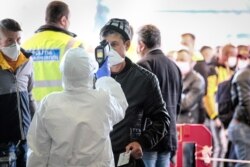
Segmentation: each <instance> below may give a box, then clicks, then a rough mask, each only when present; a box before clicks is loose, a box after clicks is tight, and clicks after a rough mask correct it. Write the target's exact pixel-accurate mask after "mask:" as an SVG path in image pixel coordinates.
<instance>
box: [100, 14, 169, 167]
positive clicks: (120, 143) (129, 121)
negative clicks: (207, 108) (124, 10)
mask: <svg viewBox="0 0 250 167" xmlns="http://www.w3.org/2000/svg"><path fill="white" fill-rule="evenodd" d="M100 35H101V37H102V39H105V40H107V41H108V42H109V43H110V45H111V47H112V48H113V49H114V50H115V52H114V51H113V50H111V53H110V55H109V56H110V57H109V60H110V64H111V76H112V77H113V78H114V79H115V80H116V81H117V82H119V83H120V84H121V87H122V89H123V91H124V94H125V96H126V99H127V101H128V109H127V110H126V114H125V118H124V119H123V120H122V121H121V122H119V123H117V124H116V125H115V126H114V127H113V128H114V129H113V131H112V132H111V134H110V137H111V143H112V148H113V153H114V158H115V165H116V166H118V164H119V160H118V159H120V158H119V156H120V155H124V154H123V153H124V152H127V153H128V155H129V154H130V160H128V161H127V162H126V163H125V164H124V167H127V166H129V167H130V166H134V167H143V166H144V164H143V161H142V159H141V158H142V155H143V152H142V149H150V148H152V147H154V146H155V145H156V144H157V143H158V142H159V141H160V140H161V139H162V138H163V137H164V136H165V135H167V134H168V133H169V122H170V118H169V114H168V112H167V110H166V108H165V103H164V101H163V98H162V95H161V92H160V87H159V83H158V80H157V78H156V76H155V75H154V74H153V73H151V72H149V71H148V70H146V69H144V68H142V67H140V66H138V65H136V64H134V63H133V62H132V61H131V60H130V59H129V58H128V57H127V56H126V54H127V51H128V49H129V47H130V42H131V40H132V36H133V32H132V29H131V27H130V25H129V23H128V21H127V20H125V19H118V18H113V19H111V20H109V21H108V22H107V23H106V24H105V25H104V27H103V28H102V29H101V32H100ZM145 118H149V119H150V120H151V121H152V123H151V124H150V126H148V128H146V129H144V128H143V124H144V122H145ZM120 157H122V156H120ZM120 160H121V159H120ZM120 162H121V161H120Z"/></svg>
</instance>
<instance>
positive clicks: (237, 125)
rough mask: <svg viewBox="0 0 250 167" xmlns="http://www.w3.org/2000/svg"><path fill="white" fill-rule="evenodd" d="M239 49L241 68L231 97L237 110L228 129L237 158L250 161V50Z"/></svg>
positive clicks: (236, 75)
mask: <svg viewBox="0 0 250 167" xmlns="http://www.w3.org/2000/svg"><path fill="white" fill-rule="evenodd" d="M238 49H239V56H240V59H238V63H240V66H241V67H239V70H238V71H237V72H236V73H235V75H234V77H233V79H232V86H231V96H232V102H233V104H234V106H235V110H234V115H233V120H232V121H231V123H230V125H229V128H228V136H229V139H230V140H231V141H232V143H233V147H234V152H235V154H236V158H237V159H239V160H250V140H249V138H250V101H249V100H250V96H249V95H250V94H249V92H250V81H249V76H250V65H249V50H248V48H247V47H246V46H238ZM243 55H244V57H243ZM247 55H248V56H247ZM243 65H244V66H243ZM249 166H250V165H249V164H240V163H237V164H236V167H249Z"/></svg>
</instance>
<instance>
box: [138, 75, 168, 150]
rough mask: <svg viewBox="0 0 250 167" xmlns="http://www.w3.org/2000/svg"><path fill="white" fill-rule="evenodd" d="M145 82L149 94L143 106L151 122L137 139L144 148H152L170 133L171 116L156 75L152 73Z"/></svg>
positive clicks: (145, 115) (145, 114)
mask: <svg viewBox="0 0 250 167" xmlns="http://www.w3.org/2000/svg"><path fill="white" fill-rule="evenodd" d="M145 84H148V96H147V98H146V101H145V103H144V106H143V110H144V117H146V118H149V119H150V120H151V124H150V125H149V126H148V127H147V128H146V130H145V131H143V132H142V134H141V136H140V137H139V138H138V139H137V141H138V142H139V143H140V144H141V146H142V148H147V149H150V148H152V147H154V146H155V145H156V144H157V143H158V142H159V141H160V140H161V139H162V138H163V137H164V136H165V135H166V134H168V133H169V124H170V116H169V113H168V111H167V110H166V107H165V102H164V101H163V98H162V95H161V91H160V87H159V82H158V79H157V78H156V76H155V75H152V77H151V78H149V80H148V83H145Z"/></svg>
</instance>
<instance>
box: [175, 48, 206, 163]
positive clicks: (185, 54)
mask: <svg viewBox="0 0 250 167" xmlns="http://www.w3.org/2000/svg"><path fill="white" fill-rule="evenodd" d="M176 64H177V66H178V67H179V68H180V70H181V73H182V80H183V89H182V95H181V109H180V112H179V113H178V117H177V123H180V124H183V123H187V124H197V123H199V116H200V115H201V114H204V113H202V112H204V111H203V110H201V107H200V106H201V105H203V104H202V103H203V101H202V97H203V95H204V93H205V81H204V79H203V77H202V76H201V75H200V74H199V73H198V72H196V71H194V70H193V62H192V57H191V54H190V53H189V51H187V50H180V51H178V53H177V59H176ZM183 166H184V167H191V166H194V145H193V144H190V143H187V144H185V145H184V163H183Z"/></svg>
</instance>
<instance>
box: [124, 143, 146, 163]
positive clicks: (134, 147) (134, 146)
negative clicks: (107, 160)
mask: <svg viewBox="0 0 250 167" xmlns="http://www.w3.org/2000/svg"><path fill="white" fill-rule="evenodd" d="M129 151H131V155H132V156H133V157H134V158H135V159H140V158H141V157H142V155H143V153H142V148H141V145H140V144H139V143H138V142H136V141H135V142H132V143H129V144H128V145H127V146H126V152H129Z"/></svg>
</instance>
